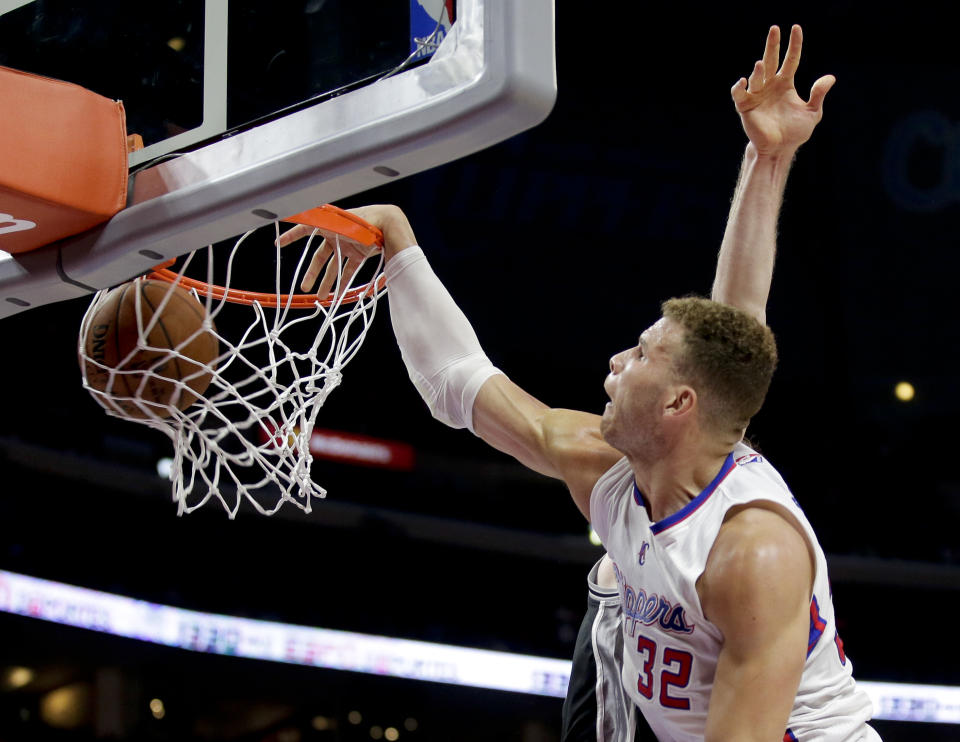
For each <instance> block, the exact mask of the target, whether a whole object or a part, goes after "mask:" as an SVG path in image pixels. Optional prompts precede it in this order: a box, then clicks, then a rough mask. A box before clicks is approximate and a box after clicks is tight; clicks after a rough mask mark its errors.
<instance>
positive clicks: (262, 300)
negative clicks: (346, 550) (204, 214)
mask: <svg viewBox="0 0 960 742" xmlns="http://www.w3.org/2000/svg"><path fill="white" fill-rule="evenodd" d="M283 221H285V222H294V223H297V224H304V225H307V226H311V227H314V231H313V234H312V235H311V236H310V237H309V239H308V240H307V241H306V244H305V245H304V246H303V248H302V250H300V251H299V255H297V252H298V251H297V250H296V249H294V248H291V247H287V248H283V249H281V248H279V247H276V244H275V242H276V238H278V237H279V235H280V226H279V222H274V235H275V240H274V246H273V249H274V251H275V259H276V275H275V276H274V277H273V278H274V280H273V284H274V285H273V290H272V291H266V292H260V291H246V290H241V289H237V288H234V287H232V286H231V283H232V282H233V280H234V274H235V273H236V272H237V271H235V266H236V264H238V263H239V262H240V261H239V260H238V257H239V256H240V255H241V254H242V253H243V252H244V249H243V248H244V247H245V246H244V243H245V242H247V240H248V238H250V236H251V235H252V234H253V233H254V231H255V230H251V231H250V232H247V233H246V234H244V235H243V236H241V237H240V238H238V239H237V240H236V242H235V243H234V244H233V246H232V248H231V249H230V251H229V256H228V257H227V259H226V263H225V265H224V264H223V260H222V259H221V261H220V265H219V266H216V265H215V264H216V262H217V261H216V260H215V252H216V250H215V248H214V247H213V246H209V247H207V248H205V251H206V268H205V271H204V270H203V269H202V267H201V271H203V272H204V274H205V280H204V279H199V278H191V277H189V276H188V275H187V273H188V270H189V268H190V266H191V264H193V263H197V262H200V261H198V260H195V258H197V256H198V254H199V253H200V252H202V251H196V252H194V253H190V254H189V255H187V256H186V257H185V258H184V259H183V261H182V263H181V264H180V266H179V268H178V269H176V270H172V269H171V266H172V265H173V264H174V262H175V261H171V262H170V263H168V264H165V265H163V266H158V267H157V268H156V269H154V271H153V272H152V273H151V274H150V275H149V276H147V277H146V280H147V281H149V280H150V279H153V280H162V281H166V282H167V284H168V291H169V292H170V293H173V292H175V291H178V289H176V288H175V287H182V288H185V289H187V290H188V291H190V292H191V293H192V294H193V297H194V298H195V299H196V300H197V301H198V302H200V303H201V304H202V305H203V307H204V308H205V310H206V315H205V318H204V319H203V327H202V330H201V329H197V331H196V333H195V334H200V333H201V332H202V333H209V334H212V335H214V336H215V337H216V338H217V340H218V341H219V355H218V356H217V357H216V358H215V359H214V360H213V361H210V362H209V363H206V362H204V361H202V360H199V361H198V360H197V359H196V358H191V357H189V356H186V355H185V354H184V348H183V347H182V345H181V346H178V347H172V348H166V347H165V348H157V347H155V346H152V345H151V344H150V343H149V342H148V341H149V340H150V339H151V338H155V337H156V335H157V333H156V332H155V331H154V334H153V335H152V336H150V335H148V332H149V331H150V330H151V329H153V325H154V324H155V323H156V321H153V322H149V323H147V325H148V326H146V327H144V326H143V323H141V321H140V319H139V318H140V315H141V309H140V306H139V304H138V305H137V307H136V316H137V318H138V320H137V322H138V326H137V328H136V332H137V333H138V337H137V352H138V353H140V354H141V355H142V354H144V353H149V354H150V355H149V358H150V359H151V361H150V368H148V369H146V370H144V368H142V367H141V368H138V369H137V370H136V371H135V372H133V371H128V370H125V369H123V368H122V367H121V368H120V369H117V368H108V367H106V366H105V365H104V364H103V363H102V362H100V361H98V360H97V359H95V358H94V357H93V355H95V354H93V353H91V352H90V351H89V347H90V346H89V345H88V338H90V339H91V340H92V333H93V330H92V327H91V325H92V320H91V318H92V317H94V316H96V312H97V310H98V308H101V304H102V303H103V302H105V301H106V300H107V293H108V291H107V290H103V291H100V292H98V293H97V295H96V296H95V297H94V299H93V301H92V303H91V305H90V307H89V308H88V309H87V312H86V314H85V315H84V319H83V322H82V324H81V329H80V339H79V347H78V351H79V356H80V360H81V364H80V365H81V369H82V370H83V383H84V387H85V388H86V389H87V390H88V391H89V392H90V393H91V394H92V395H93V396H94V398H95V399H96V400H97V401H98V402H99V403H100V405H101V406H102V407H103V408H104V409H105V410H106V411H107V413H108V414H109V415H112V416H114V417H119V418H121V419H125V420H130V421H131V422H137V423H140V424H143V425H147V426H149V427H151V428H154V429H156V430H159V431H161V432H163V433H164V434H165V435H167V436H168V437H169V438H170V439H171V441H172V442H173V446H174V462H173V466H172V467H171V474H170V478H171V480H172V489H173V499H174V501H175V502H176V503H177V512H178V514H183V513H189V512H192V511H193V510H196V509H197V508H199V507H201V506H202V505H204V504H205V503H206V502H207V501H208V500H210V499H211V498H216V499H218V500H220V502H221V504H222V505H223V507H224V508H225V510H226V511H227V513H228V515H229V517H230V518H233V517H235V516H236V514H237V512H238V510H239V508H240V505H241V503H242V502H243V501H244V500H246V501H248V502H249V503H250V504H252V505H253V507H254V508H255V509H256V510H257V511H259V512H260V513H263V514H264V515H272V514H273V513H275V512H276V511H277V510H278V509H279V508H280V507H281V506H282V505H283V504H284V503H287V502H290V503H293V504H294V505H296V506H297V507H298V508H300V509H302V510H304V511H305V512H310V511H311V502H312V500H313V498H317V497H319V498H322V497H325V496H326V490H325V489H324V488H323V487H321V486H320V485H318V484H317V483H316V482H314V481H313V480H312V479H311V477H310V465H311V456H310V438H311V435H312V433H313V427H314V422H315V421H316V418H317V414H318V412H319V411H320V408H321V407H322V406H323V404H324V402H325V401H326V399H327V397H328V396H329V394H330V393H331V392H332V391H333V390H334V389H335V388H336V387H337V386H339V384H340V381H341V378H342V371H343V368H344V367H345V366H346V365H347V363H349V362H350V360H352V359H353V357H354V356H355V355H356V353H357V351H358V350H359V348H360V345H361V344H362V343H363V340H364V338H365V337H366V334H367V331H368V330H369V328H370V325H371V323H372V321H373V318H374V315H375V312H376V305H377V300H378V299H379V298H380V296H381V295H382V294H383V293H384V292H385V280H384V277H383V256H382V252H381V249H380V248H381V247H382V244H383V235H382V233H381V232H380V230H378V229H377V228H376V227H373V226H372V225H370V224H368V223H367V222H365V221H363V220H362V219H360V218H358V217H356V216H354V215H353V214H351V213H349V212H346V211H343V210H341V209H338V208H336V207H334V206H330V205H324V206H320V207H318V208H316V209H311V210H309V211H306V212H303V213H301V214H297V215H296V216H293V217H290V218H289V219H284V220H283ZM318 234H320V235H321V236H322V237H323V238H324V239H326V240H327V244H328V245H329V246H332V247H333V248H334V249H333V256H332V257H331V258H330V260H331V261H334V262H335V265H336V269H337V275H338V282H337V283H338V285H337V287H336V289H335V291H334V292H333V293H331V294H330V295H329V296H326V297H322V298H321V297H318V296H316V295H312V294H302V293H301V294H298V293H295V291H294V288H295V287H296V286H298V285H299V282H300V279H301V278H302V275H303V271H304V266H305V264H306V263H307V262H308V259H309V256H310V254H311V252H312V250H311V247H312V244H313V242H314V239H315V237H316V236H317V235H318ZM347 243H349V244H351V245H352V246H353V247H354V248H358V249H359V250H360V251H361V252H362V253H363V254H364V255H366V256H367V257H370V256H373V255H376V256H377V258H378V259H377V261H376V266H375V268H374V269H373V275H372V276H370V277H369V280H368V281H367V282H366V283H364V284H363V285H359V286H353V283H354V281H355V279H356V274H354V275H353V276H351V277H350V278H349V279H348V280H346V281H344V266H345V263H346V261H345V259H344V256H343V253H342V247H345V246H346V244H347ZM246 252H247V255H248V256H249V252H250V250H249V249H247V250H246ZM281 254H283V255H284V256H285V257H286V258H287V260H286V266H287V269H288V270H287V272H288V273H289V272H290V271H289V268H290V263H291V260H290V258H291V257H293V258H294V260H293V262H294V263H295V267H294V269H293V270H292V277H286V278H285V277H284V274H283V272H282V271H281V265H282V263H281ZM257 257H258V260H257V265H262V264H263V263H262V258H263V253H262V252H259V254H258V256H257ZM368 262H371V261H368ZM218 271H219V272H218ZM137 280H138V281H144V280H145V279H142V278H141V279H137ZM286 286H289V287H290V288H289V290H288V291H287V292H286V293H284V291H283V289H284V287H286ZM134 295H135V296H136V297H137V301H139V297H140V295H141V292H140V291H137V292H131V293H130V296H131V297H132V296H134ZM161 309H162V306H161V307H158V309H157V311H158V312H159V311H161ZM230 312H233V313H234V314H233V316H229V317H228V314H229V313H230ZM237 312H239V313H240V314H241V315H243V319H242V321H241V322H240V323H238V322H237V320H236V317H237V316H238V315H237V314H236V313H237ZM251 314H252V317H251ZM161 321H162V320H161ZM237 324H240V325H245V326H244V327H243V328H242V329H240V330H237V329H236V327H237ZM228 327H233V328H234V329H233V331H229V330H227V329H224V328H228ZM157 354H162V355H160V356H158V355H157ZM166 358H169V359H177V360H178V361H179V362H180V364H182V365H189V366H190V368H191V369H197V368H199V371H195V372H194V373H192V374H191V375H190V376H189V377H187V379H186V380H184V379H180V378H175V374H171V372H170V367H171V365H172V364H169V363H166V362H165V359H166ZM101 360H102V359H101ZM130 373H136V374H138V376H137V378H138V379H140V378H141V377H142V376H143V375H145V374H146V375H149V376H150V377H151V378H150V379H148V380H147V381H141V383H139V384H137V385H134V384H130V383H123V384H113V383H110V384H107V385H103V384H99V385H97V386H94V385H91V383H90V380H91V379H92V378H94V377H95V376H99V377H100V378H102V377H103V375H104V374H109V375H110V378H111V382H112V379H113V377H114V376H120V375H122V374H130ZM205 375H209V377H210V383H209V385H208V387H207V388H206V390H205V391H203V393H201V394H199V395H196V396H197V398H196V401H194V402H193V403H192V404H190V405H189V406H185V408H184V409H180V407H181V406H184V405H183V403H182V399H181V398H180V395H178V394H175V395H172V396H173V399H172V400H171V402H170V403H169V404H167V403H166V402H165V400H161V401H160V402H159V403H158V401H157V400H156V399H151V400H144V399H142V398H140V395H141V393H142V392H143V390H144V389H147V388H150V386H151V385H150V384H149V383H148V382H149V381H156V382H157V383H156V384H153V388H157V387H158V386H159V387H160V388H166V389H169V388H170V387H171V385H173V386H176V387H179V388H181V389H183V390H184V391H188V390H187V387H186V384H187V383H188V382H189V381H190V379H192V378H196V377H197V376H204V378H205ZM164 385H165V386H164ZM98 386H99V387H103V388H98ZM194 386H196V385H194ZM134 387H136V389H135V391H132V392H131V389H134ZM168 396H169V395H168ZM192 396H195V389H194V390H193V393H191V397H192ZM178 402H179V403H180V404H179V406H178V404H177V403H178Z"/></svg>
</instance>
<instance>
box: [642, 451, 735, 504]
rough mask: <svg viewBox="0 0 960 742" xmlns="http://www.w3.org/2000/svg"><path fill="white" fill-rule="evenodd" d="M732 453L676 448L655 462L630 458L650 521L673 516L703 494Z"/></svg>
mask: <svg viewBox="0 0 960 742" xmlns="http://www.w3.org/2000/svg"><path fill="white" fill-rule="evenodd" d="M729 453H730V452H729V451H722V450H721V448H719V447H716V446H711V447H706V446H704V447H701V448H698V449H695V448H691V447H685V448H680V449H675V450H672V451H669V452H667V453H666V454H665V455H663V456H661V457H660V458H658V459H657V460H655V461H651V462H644V461H635V460H633V459H632V458H630V457H629V456H628V460H629V461H630V464H631V466H632V468H633V474H634V477H635V478H636V482H637V488H638V489H639V490H640V493H641V494H642V495H643V499H644V501H645V502H646V505H647V512H648V514H649V516H650V519H651V520H652V521H653V522H658V521H661V520H663V519H664V518H667V517H669V516H671V515H673V514H674V513H675V512H677V511H678V510H680V509H681V508H683V507H684V506H685V505H686V504H687V503H689V502H690V501H691V500H692V499H693V498H695V497H696V496H697V495H699V494H700V493H701V492H703V490H704V489H705V488H706V487H707V485H708V484H710V482H712V481H713V479H714V477H716V476H717V474H718V473H719V471H720V469H721V468H722V467H723V462H724V460H725V459H726V457H727V454H729Z"/></svg>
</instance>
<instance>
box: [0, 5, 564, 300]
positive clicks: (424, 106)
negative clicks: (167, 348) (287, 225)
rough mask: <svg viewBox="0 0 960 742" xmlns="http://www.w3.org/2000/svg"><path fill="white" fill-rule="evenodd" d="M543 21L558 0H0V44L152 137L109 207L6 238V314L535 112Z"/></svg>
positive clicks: (82, 290) (473, 141)
mask: <svg viewBox="0 0 960 742" xmlns="http://www.w3.org/2000/svg"><path fill="white" fill-rule="evenodd" d="M553 35H554V28H553V2H552V0H524V2H522V3H518V2H513V1H512V0H457V1H456V2H454V0H274V2H271V3H261V2H254V0H230V1H229V2H228V0H205V2H201V1H200V0H172V1H171V2H164V3H163V4H162V5H161V6H156V5H151V4H130V3H124V2H120V0H103V1H102V2H97V3H89V2H81V1H80V0H33V1H32V2H22V1H21V0H13V1H8V2H0V37H2V38H4V39H5V43H4V45H3V48H2V49H0V64H3V65H6V66H9V67H13V68H16V69H21V70H25V71H28V72H34V73H38V74H42V75H46V76H50V77H55V78H58V79H63V80H67V81H69V82H74V83H77V84H80V85H83V86H84V87H87V88H89V89H91V90H93V91H94V92H97V93H99V94H101V95H104V96H107V97H110V98H116V99H120V100H123V101H124V106H125V108H126V111H127V123H128V131H129V132H131V133H138V134H140V135H141V136H142V137H143V139H144V143H145V145H146V146H145V149H143V150H141V151H140V152H136V153H134V154H132V155H131V157H130V165H131V172H132V174H133V177H132V186H131V193H130V199H129V203H128V207H127V208H126V209H124V210H123V211H121V212H120V213H119V214H118V215H117V216H115V217H114V218H113V219H112V220H111V221H110V222H108V223H107V224H106V225H105V226H103V227H101V228H98V229H96V230H93V231H91V232H88V233H85V234H83V235H81V236H79V237H76V238H71V239H68V240H64V241H62V242H60V243H56V244H54V245H51V246H48V247H45V248H42V249H40V250H36V251H33V252H30V253H25V254H18V255H17V256H10V255H8V254H7V253H4V252H2V251H0V317H3V316H7V315H10V314H14V313H16V312H19V311H22V310H23V309H27V308H30V307H33V306H37V305H40V304H45V303H48V302H51V301H58V300H63V299H69V298H72V297H75V296H79V295H83V294H87V293H90V292H91V291H92V290H94V289H97V288H102V287H105V286H110V285H114V284H116V283H119V282H122V281H124V280H127V279H128V278H130V277H132V276H134V275H137V274H139V273H142V272H143V271H145V270H148V269H149V268H150V267H151V266H153V265H154V264H156V263H158V262H161V261H162V260H165V259H167V258H172V257H175V256H177V255H180V254H183V253H185V252H188V251H190V250H193V249H195V248H197V247H202V246H203V245H206V244H210V243H214V242H218V241H221V240H224V239H227V238H229V237H232V236H235V235H238V234H240V233H242V232H244V231H246V230H248V229H250V228H252V227H255V226H257V225H259V224H264V223H267V222H269V221H271V220H272V219H274V218H275V217H284V216H288V215H291V214H295V213H298V212H300V211H303V210H305V209H307V208H310V207H312V206H315V205H317V204H319V203H323V202H329V201H336V200H337V199H342V198H344V197H346V196H349V195H352V194H355V193H359V192H361V191H364V190H368V189H371V188H374V187H377V186H379V185H383V184H384V183H387V182H390V181H392V180H395V179H397V178H401V177H403V176H406V175H410V174H413V173H416V172H420V171H423V170H426V169H428V168H431V167H434V166H437V165H440V164H442V163H444V162H448V161H450V160H453V159H457V158H459V157H463V156H466V155H468V154H470V153H472V152H475V151H477V150H479V149H482V148H484V147H487V146H490V145H492V144H495V143H497V142H499V141H502V140H503V139H506V138H508V137H510V136H512V135H514V134H516V133H518V132H520V131H523V130H524V129H527V128H529V127H531V126H534V125H536V124H537V123H539V122H540V121H542V120H543V118H545V117H546V115H547V114H548V113H549V111H550V109H551V108H552V105H553V102H554V99H555V95H556V80H555V71H554V38H553ZM0 211H2V209H0Z"/></svg>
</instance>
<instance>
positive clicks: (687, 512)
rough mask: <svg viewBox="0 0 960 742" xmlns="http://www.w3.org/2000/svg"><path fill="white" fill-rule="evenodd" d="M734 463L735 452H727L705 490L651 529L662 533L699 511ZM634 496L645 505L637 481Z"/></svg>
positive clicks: (655, 532) (639, 502) (639, 503)
mask: <svg viewBox="0 0 960 742" xmlns="http://www.w3.org/2000/svg"><path fill="white" fill-rule="evenodd" d="M734 464H735V462H734V460H733V453H732V452H731V453H729V454H727V458H725V459H724V460H723V466H721V467H720V471H719V472H717V476H715V477H714V478H713V481H712V482H710V484H708V485H707V486H706V487H705V488H704V490H703V492H701V493H700V494H699V495H697V496H696V497H694V498H693V499H692V500H691V501H690V502H688V503H687V504H686V505H684V506H683V507H682V508H680V509H679V510H678V511H677V512H675V513H674V514H673V515H668V516H667V517H666V518H664V519H663V520H661V521H659V522H657V523H654V524H653V525H652V526H650V531H651V532H652V533H654V534H657V533H661V532H663V531H665V530H667V529H668V528H670V526H675V525H676V524H677V523H680V522H681V521H684V520H686V519H687V518H689V517H690V516H691V515H693V514H694V513H695V512H697V510H698V509H699V508H700V506H701V505H703V503H705V502H706V501H707V500H708V499H709V498H710V495H712V494H713V493H714V490H716V489H717V487H719V486H720V482H722V481H723V480H724V479H725V478H726V476H727V475H728V474H729V473H730V472H731V471H733V467H734ZM633 498H634V500H636V501H637V504H638V505H640V506H645V505H644V500H643V494H642V493H641V492H640V490H639V489H638V488H637V484H636V482H634V484H633Z"/></svg>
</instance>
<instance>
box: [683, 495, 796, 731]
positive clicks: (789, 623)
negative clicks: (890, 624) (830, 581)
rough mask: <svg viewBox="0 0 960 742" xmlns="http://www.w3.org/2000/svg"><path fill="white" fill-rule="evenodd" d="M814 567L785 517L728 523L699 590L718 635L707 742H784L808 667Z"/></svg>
mask: <svg viewBox="0 0 960 742" xmlns="http://www.w3.org/2000/svg"><path fill="white" fill-rule="evenodd" d="M812 580H813V567H812V566H811V563H810V557H809V552H808V550H807V544H806V541H805V539H804V538H803V537H802V536H801V535H800V534H799V533H798V532H797V530H796V529H795V528H794V526H792V525H791V524H789V523H788V522H787V521H786V520H784V518H783V517H781V516H780V515H778V514H777V513H775V512H771V511H769V510H765V509H762V508H747V509H745V510H743V511H741V512H740V513H738V514H737V515H736V516H734V517H733V518H731V519H730V520H728V521H727V522H726V523H725V524H724V526H723V528H721V531H720V535H718V537H717V541H716V542H715V544H714V547H713V549H712V550H711V553H710V557H709V559H708V561H707V566H706V569H705V570H704V573H703V575H702V577H701V579H700V582H699V584H698V592H700V595H701V602H702V605H703V609H704V613H705V615H706V616H707V618H708V619H709V620H710V621H711V622H712V623H714V624H715V625H716V626H717V627H718V628H719V629H720V630H721V631H722V632H723V645H722V649H721V651H720V656H719V659H718V662H717V671H716V675H715V677H714V683H713V691H712V693H711V696H710V707H709V712H708V716H707V731H706V737H705V738H706V740H708V741H710V740H725V741H729V740H758V741H759V740H779V739H782V738H783V733H784V730H785V729H786V726H787V720H788V718H789V716H790V711H791V709H792V707H793V703H794V699H795V697H796V693H797V688H798V687H799V684H800V677H801V675H802V673H803V666H804V663H805V661H806V651H807V640H808V634H809V623H810V591H811V586H812Z"/></svg>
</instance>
